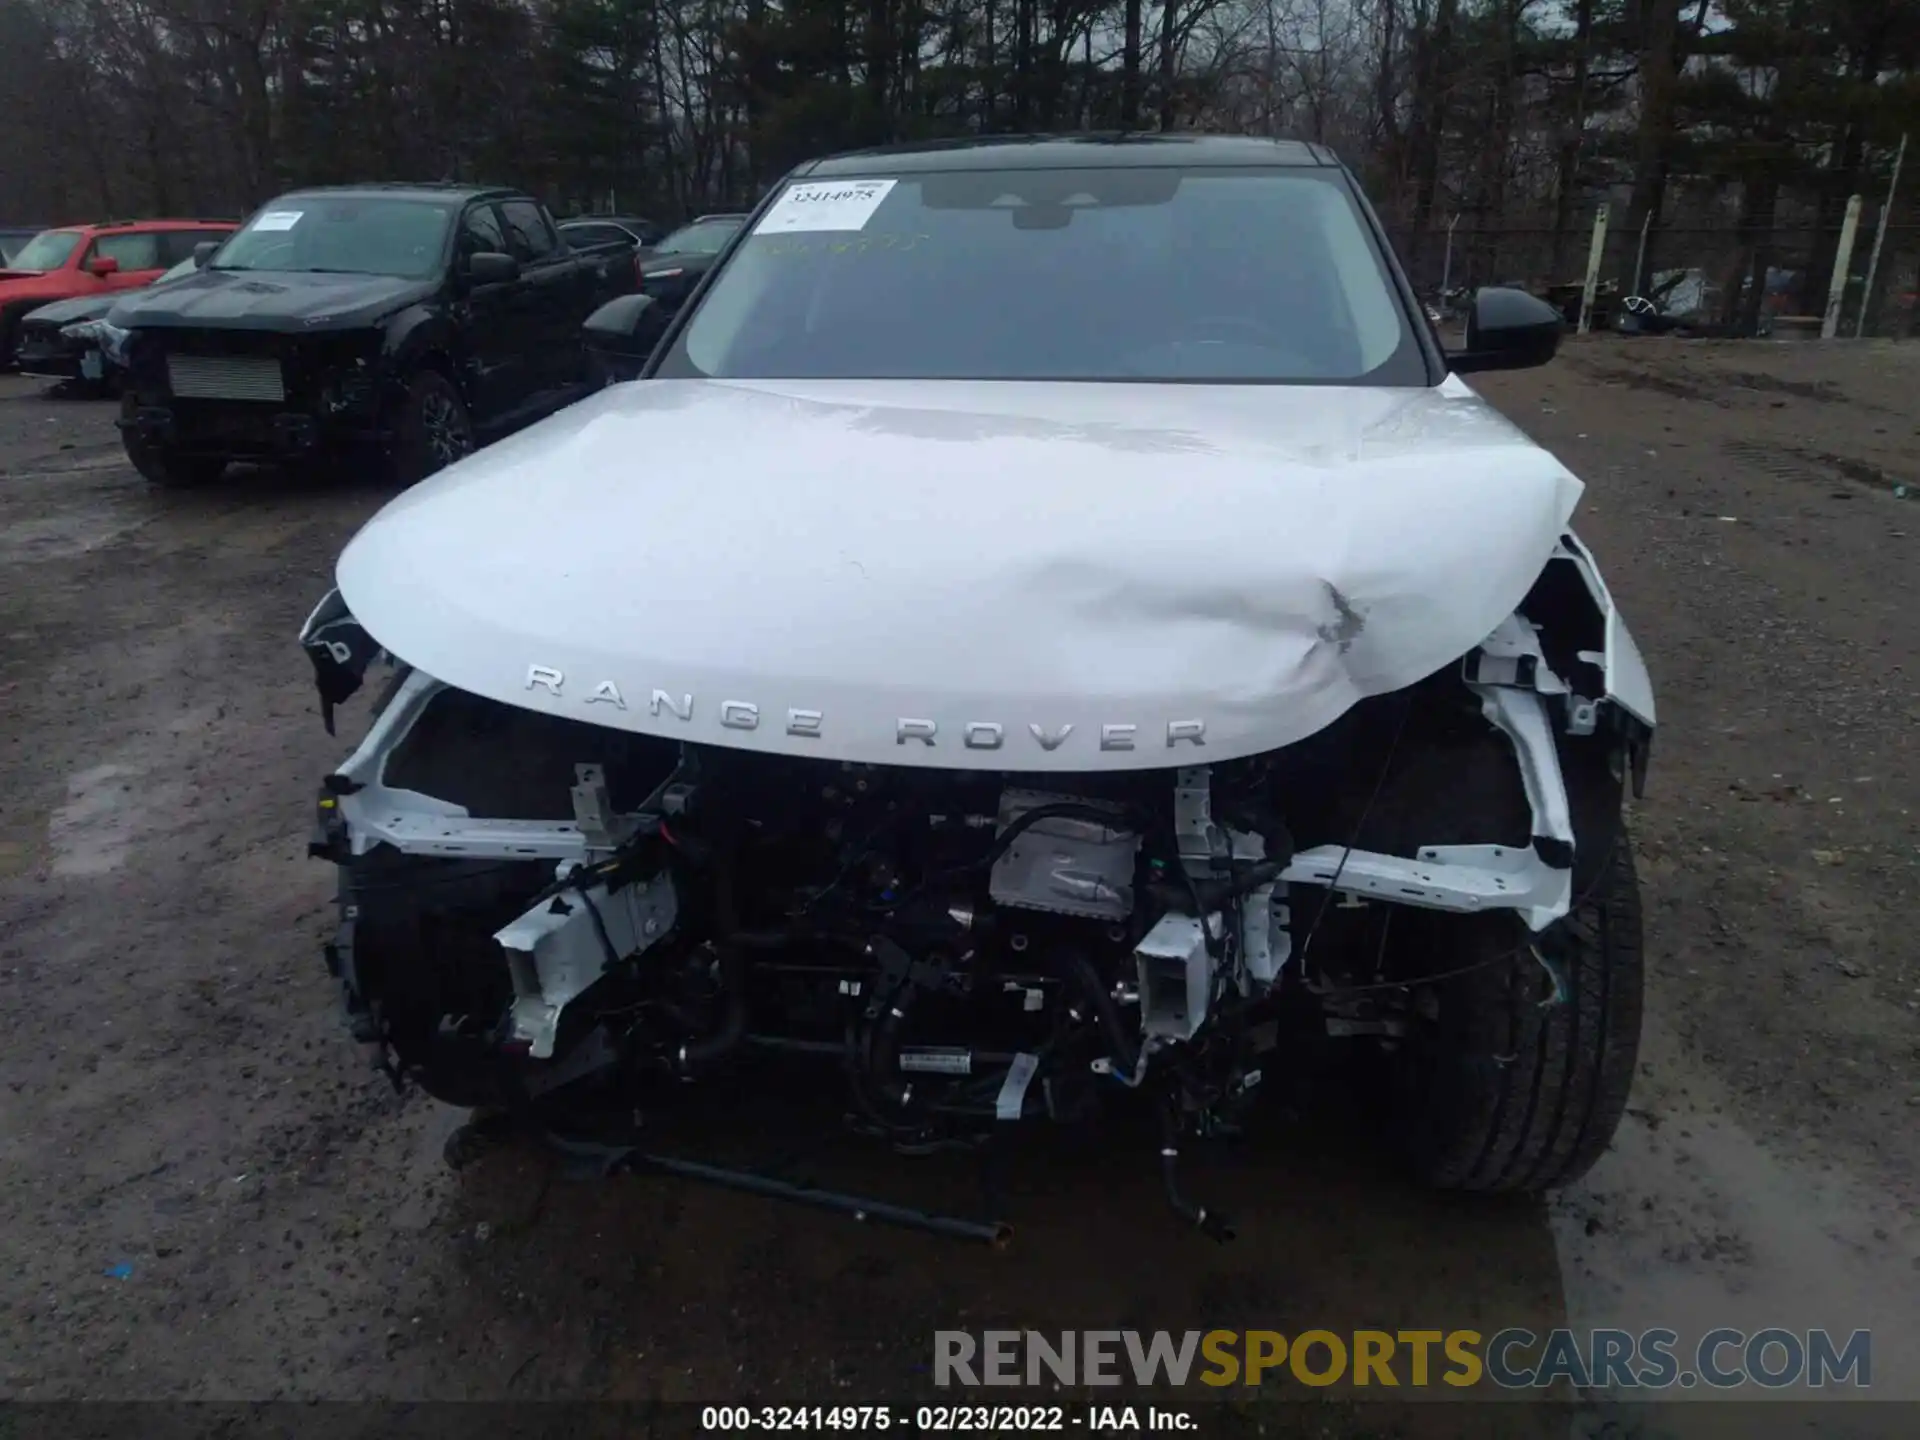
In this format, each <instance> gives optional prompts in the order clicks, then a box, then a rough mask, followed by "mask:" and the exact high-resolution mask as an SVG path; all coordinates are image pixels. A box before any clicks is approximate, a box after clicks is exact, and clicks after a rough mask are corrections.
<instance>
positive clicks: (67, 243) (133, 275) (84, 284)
mask: <svg viewBox="0 0 1920 1440" xmlns="http://www.w3.org/2000/svg"><path fill="white" fill-rule="evenodd" d="M234 228H235V227H234V222H233V221H231V220H129V221H115V222H113V223H111V224H105V225H65V226H61V227H60V228H58V229H55V230H43V231H41V232H40V233H39V234H38V235H36V236H34V237H33V239H31V240H29V241H28V242H27V243H26V244H25V245H23V246H21V247H20V249H19V251H18V252H17V253H16V254H15V255H14V256H13V258H12V259H10V260H9V261H8V262H7V268H6V269H4V270H0V366H5V365H9V364H11V363H12V362H13V347H14V337H15V334H16V332H17V331H18V329H19V325H20V319H21V317H22V316H23V315H25V314H26V313H27V312H28V311H29V310H38V309H39V308H40V307H41V306H42V305H48V304H51V303H52V302H53V301H55V300H70V299H73V298H74V297H76V296H86V295H103V294H109V293H112V292H116V291H121V290H135V289H138V288H140V287H141V286H143V285H147V284H150V283H151V282H153V281H154V280H156V279H158V278H159V277H160V275H161V273H162V272H163V271H166V270H168V269H170V268H171V267H173V266H175V265H177V264H179V263H180V262H181V261H182V260H185V259H186V258H187V257H188V256H190V255H192V254H193V252H194V250H195V248H196V247H197V246H198V245H200V244H201V243H203V242H205V241H208V240H224V239H225V238H226V237H227V236H228V235H230V234H232V233H233V230H234Z"/></svg>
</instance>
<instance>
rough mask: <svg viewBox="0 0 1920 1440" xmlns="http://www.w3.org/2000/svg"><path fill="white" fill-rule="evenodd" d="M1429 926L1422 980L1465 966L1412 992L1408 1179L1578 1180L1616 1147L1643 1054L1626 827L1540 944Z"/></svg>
mask: <svg viewBox="0 0 1920 1440" xmlns="http://www.w3.org/2000/svg"><path fill="white" fill-rule="evenodd" d="M1578 884H1579V881H1578V880H1576V885H1578ZM1436 920H1437V923H1436V924H1435V925H1434V927H1433V929H1432V930H1431V931H1423V934H1424V935H1425V936H1426V937H1427V938H1430V939H1432V940H1434V941H1436V942H1441V943H1436V944H1435V945H1434V946H1433V948H1432V950H1431V951H1430V954H1431V956H1432V959H1431V961H1430V962H1429V963H1428V964H1427V966H1426V968H1427V969H1428V970H1429V972H1430V973H1434V974H1436V975H1438V974H1443V973H1445V972H1451V971H1457V970H1461V969H1462V968H1463V967H1466V966H1473V967H1474V968H1472V969H1466V970H1465V973H1461V974H1457V975H1453V976H1452V977H1451V978H1445V979H1436V980H1435V981H1433V982H1432V983H1430V984H1427V985H1423V986H1417V987H1416V990H1415V1012H1416V1014H1415V1018H1414V1021H1413V1025H1412V1030H1411V1033H1410V1035H1409V1037H1408V1047H1407V1051H1406V1060H1407V1068H1406V1071H1405V1072H1404V1075H1403V1078H1404V1080H1405V1082H1406V1084H1405V1089H1404V1090H1403V1099H1402V1102H1401V1103H1402V1110H1403V1118H1404V1121H1405V1139H1406V1148H1407V1153H1408V1157H1409V1159H1410V1160H1411V1162H1412V1164H1413V1168H1414V1170H1415V1172H1416V1173H1417V1174H1418V1175H1419V1176H1420V1178H1421V1179H1423V1180H1424V1181H1425V1182H1426V1183H1428V1184H1430V1185H1433V1186H1435V1187H1438V1188H1440V1189H1447V1190H1471V1191H1478V1192H1482V1193H1517V1194H1536V1193H1539V1192H1541V1191H1545V1190H1552V1189H1556V1188H1558V1187H1560V1186H1562V1185H1566V1184H1568V1183H1570V1182H1572V1181H1574V1180H1577V1179H1579V1178H1580V1176H1582V1175H1584V1174H1585V1173H1586V1172H1587V1171H1588V1170H1589V1169H1590V1168H1591V1167H1592V1166H1593V1163H1594V1162H1595V1161H1596V1160H1598V1159H1599V1158H1600V1155H1601V1154H1602V1152H1604V1151H1605V1150H1606V1148H1607V1146H1608V1144H1609V1143H1610V1142H1611V1141H1612V1139H1613V1134H1614V1131H1615V1130H1616V1129H1617V1128H1618V1126H1619V1124H1620V1117H1621V1115H1622V1114H1623V1113H1624V1112H1625V1110H1626V1105H1627V1095H1628V1092H1629V1090H1631V1088H1632V1085H1633V1073H1634V1067H1635V1065H1636V1063H1637V1060H1638V1056H1639V1049H1640V1022H1641V1006H1642V994H1643V987H1644V980H1645V965H1644V959H1643V952H1642V945H1641V915H1640V886H1639V880H1638V877H1637V876H1636V874H1635V871H1634V863H1633V851H1632V847H1631V845H1630V844H1629V841H1628V836H1627V830H1626V826H1625V823H1624V822H1621V823H1620V824H1619V826H1618V828H1617V829H1616V830H1615V831H1614V833H1613V835H1612V837H1611V845H1610V847H1609V849H1608V851H1607V853H1606V856H1605V858H1604V860H1603V861H1602V862H1601V863H1600V865H1599V866H1597V867H1596V869H1595V871H1594V873H1593V874H1592V876H1591V879H1590V880H1588V881H1587V884H1586V888H1585V890H1584V892H1582V891H1579V890H1576V894H1575V901H1574V905H1573V908H1572V909H1571V910H1570V911H1569V912H1568V914H1567V915H1566V917H1565V918H1564V919H1562V920H1560V921H1558V922H1556V923H1555V924H1554V925H1552V926H1550V927H1549V928H1548V929H1547V930H1545V931H1544V932H1542V933H1541V934H1539V935H1537V936H1534V935H1529V933H1528V932H1527V931H1526V929H1525V928H1524V926H1522V925H1521V924H1520V923H1519V921H1518V919H1517V917H1515V916H1513V915H1511V914H1506V915H1488V916H1471V917H1458V918H1454V917H1448V918H1446V919H1438V917H1436ZM1442 937H1447V938H1449V939H1451V941H1452V942H1453V943H1451V944H1449V943H1445V941H1444V940H1443V939H1442Z"/></svg>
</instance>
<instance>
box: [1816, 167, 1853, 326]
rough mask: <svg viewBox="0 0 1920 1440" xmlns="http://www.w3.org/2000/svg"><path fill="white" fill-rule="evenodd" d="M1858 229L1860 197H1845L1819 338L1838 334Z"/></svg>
mask: <svg viewBox="0 0 1920 1440" xmlns="http://www.w3.org/2000/svg"><path fill="white" fill-rule="evenodd" d="M1859 228H1860V197H1859V196H1858V195H1849V196H1848V197H1847V218H1846V219H1845V220H1843V221H1841V222H1840V244H1839V246H1838V248H1837V249H1835V250H1834V252H1833V279H1832V281H1831V282H1829V284H1828V285H1827V313H1826V314H1825V315H1824V316H1822V317H1821V320H1820V338H1821V339H1822V340H1831V339H1833V337H1834V336H1835V335H1837V334H1839V333H1840V307H1841V305H1842V304H1843V303H1845V301H1846V298H1847V271H1848V270H1849V269H1851V268H1852V265H1851V262H1852V260H1853V237H1854V234H1855V232H1856V231H1858V230H1859Z"/></svg>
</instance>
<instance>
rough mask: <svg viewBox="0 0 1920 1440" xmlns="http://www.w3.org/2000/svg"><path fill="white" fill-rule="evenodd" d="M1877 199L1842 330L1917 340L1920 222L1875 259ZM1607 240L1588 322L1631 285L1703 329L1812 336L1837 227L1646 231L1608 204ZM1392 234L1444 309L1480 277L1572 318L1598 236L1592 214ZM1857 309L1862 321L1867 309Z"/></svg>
mask: <svg viewBox="0 0 1920 1440" xmlns="http://www.w3.org/2000/svg"><path fill="white" fill-rule="evenodd" d="M1877 208H1878V207H1876V206H1874V205H1872V204H1869V205H1867V206H1865V207H1864V208H1863V211H1862V214H1861V217H1860V222H1859V225H1858V227H1857V228H1856V231H1855V235H1854V241H1853V251H1852V255H1851V259H1850V263H1849V265H1848V267H1847V281H1846V285H1845V289H1844V293H1843V294H1842V297H1841V305H1840V317H1839V326H1838V330H1837V333H1838V334H1839V335H1840V336H1842V337H1849V338H1850V337H1852V336H1853V335H1854V334H1855V332H1856V329H1858V332H1859V333H1860V334H1862V335H1867V336H1875V337H1880V338H1885V339H1920V224H1898V225H1889V226H1888V227H1887V232H1886V236H1885V239H1884V241H1883V242H1882V244H1881V249H1880V257H1879V263H1878V265H1877V266H1873V267H1872V268H1873V276H1872V282H1871V293H1869V281H1868V270H1869V267H1870V266H1872V261H1873V249H1874V238H1875V225H1876V224H1877V221H1878V215H1877ZM1612 218H1613V220H1614V222H1615V223H1613V224H1611V225H1610V226H1609V227H1608V230H1607V233H1606V238H1605V241H1604V243H1603V246H1602V253H1601V260H1600V273H1599V284H1598V286H1597V288H1596V291H1595V304H1594V316H1593V325H1594V327H1595V328H1605V327H1609V326H1611V325H1612V324H1613V323H1615V321H1616V319H1617V317H1618V316H1619V315H1620V314H1621V313H1622V306H1621V304H1620V302H1621V301H1623V300H1624V299H1625V298H1626V297H1627V296H1629V295H1642V296H1645V297H1647V298H1649V299H1651V300H1653V301H1654V302H1655V303H1656V304H1658V305H1659V306H1660V308H1661V310H1662V311H1663V312H1664V314H1665V315H1667V316H1669V317H1672V318H1674V319H1676V320H1681V321H1684V322H1685V324H1686V325H1687V326H1688V327H1689V328H1692V329H1694V330H1696V331H1698V332H1699V333H1710V334H1721V335H1755V334H1758V335H1772V336H1774V337H1775V338H1782V339H1784V338H1793V337H1797V336H1799V335H1802V334H1807V333H1811V334H1812V335H1814V336H1818V334H1819V333H1820V323H1821V319H1822V317H1823V316H1824V314H1825V311H1826V307H1827V297H1828V290H1829V287H1830V285H1831V282H1832V279H1833V267H1834V256H1835V254H1836V252H1837V250H1838V247H1839V242H1840V239H1841V227H1840V226H1838V225H1835V226H1830V227H1816V226H1799V227H1782V228H1775V229H1771V230H1765V231H1759V232H1746V231H1742V230H1740V229H1738V228H1737V227H1733V226H1726V225H1722V226H1715V227H1703V226H1686V225H1674V226H1665V227H1662V228H1661V229H1659V230H1657V231H1654V232H1653V233H1651V234H1649V235H1647V236H1646V237H1645V240H1644V245H1643V239H1642V236H1641V234H1640V232H1639V230H1638V229H1637V228H1633V229H1629V228H1627V227H1626V226H1625V225H1624V223H1622V222H1623V221H1624V216H1623V215H1622V213H1621V212H1620V211H1618V210H1616V211H1614V212H1613V217H1612ZM1389 233H1390V235H1391V238H1392V240H1393V243H1394V245H1395V248H1396V249H1397V250H1398V251H1399V253H1400V256H1401V259H1402V261H1403V263H1404V264H1405V265H1406V267H1407V271H1408V274H1409V276H1410V277H1411V279H1412V280H1413V283H1414V286H1415V288H1416V289H1417V290H1418V292H1419V293H1420V295H1421V297H1422V298H1423V299H1425V300H1427V301H1428V302H1429V303H1432V304H1435V305H1437V306H1438V307H1439V308H1440V309H1441V310H1442V311H1443V312H1447V313H1452V312H1456V311H1458V310H1459V309H1460V307H1461V306H1462V305H1463V304H1464V303H1465V300H1466V297H1468V296H1470V295H1471V294H1472V292H1473V291H1474V290H1475V289H1477V288H1479V287H1480V286H1483V285H1513V286H1517V287H1519V288H1522V289H1525V290H1529V291H1531V292H1533V293H1534V294H1536V295H1540V296H1542V297H1544V298H1546V299H1548V300H1551V301H1552V302H1553V303H1554V304H1556V305H1558V306H1559V307H1560V308H1561V310H1562V312H1563V313H1565V314H1566V316H1567V318H1568V320H1569V322H1577V321H1578V318H1579V311H1580V300H1581V292H1582V289H1583V286H1584V284H1585V280H1586V273H1587V263H1588V256H1589V252H1590V249H1591V246H1592V242H1593V216H1592V214H1590V213H1589V214H1587V215H1584V216H1582V217H1580V218H1579V219H1578V220H1577V221H1576V222H1574V223H1573V224H1572V225H1570V226H1569V227H1568V228H1567V229H1566V230H1564V231H1558V232H1556V231H1555V230H1554V229H1552V228H1551V227H1544V226H1532V227H1529V226H1511V225H1500V226H1486V225H1482V224H1479V223H1477V222H1476V221H1474V220H1473V219H1471V218H1470V217H1465V216H1463V217H1461V218H1460V219H1459V220H1457V221H1454V222H1452V223H1451V224H1450V225H1449V224H1435V225H1432V226H1429V227H1428V228H1427V229H1426V230H1425V231H1415V230H1413V229H1411V228H1410V227H1400V228H1398V229H1395V228H1394V227H1391V226H1390V227H1389ZM1863 315H1864V324H1862V317H1863Z"/></svg>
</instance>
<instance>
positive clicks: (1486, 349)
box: [1447, 286, 1566, 375]
mask: <svg viewBox="0 0 1920 1440" xmlns="http://www.w3.org/2000/svg"><path fill="white" fill-rule="evenodd" d="M1565 326H1566V321H1565V320H1564V319H1562V318H1561V315H1560V312H1559V311H1558V310H1556V309H1554V308H1553V306H1551V305H1549V304H1547V302H1546V301H1544V300H1541V299H1537V298H1536V297H1534V296H1532V295H1529V294H1528V293H1527V292H1526V291H1524V290H1507V289H1499V288H1495V287H1491V286H1490V287H1488V288H1487V289H1485V290H1482V291H1480V292H1479V293H1478V294H1476V295H1475V296H1474V297H1473V308H1472V309H1471V310H1469V311H1468V312H1467V348H1466V349H1464V350H1455V351H1453V352H1451V353H1450V354H1449V355H1448V356H1447V365H1448V368H1450V369H1451V370H1452V371H1453V372H1454V373H1455V374H1456V375H1471V374H1475V373H1476V372H1478V371H1482V370H1530V369H1532V368H1533V367H1534V366H1536V365H1544V364H1546V363H1547V362H1548V361H1549V360H1551V359H1553V354H1554V351H1556V350H1557V349H1559V348H1560V334H1561V331H1562V330H1563V329H1564V328H1565Z"/></svg>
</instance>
